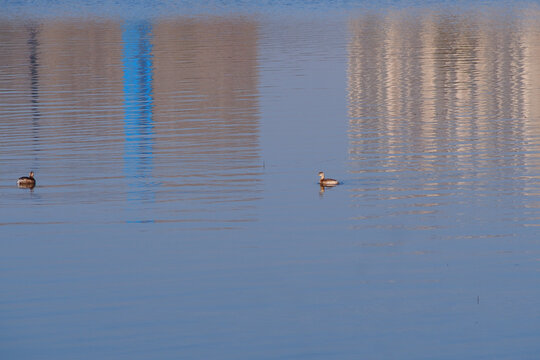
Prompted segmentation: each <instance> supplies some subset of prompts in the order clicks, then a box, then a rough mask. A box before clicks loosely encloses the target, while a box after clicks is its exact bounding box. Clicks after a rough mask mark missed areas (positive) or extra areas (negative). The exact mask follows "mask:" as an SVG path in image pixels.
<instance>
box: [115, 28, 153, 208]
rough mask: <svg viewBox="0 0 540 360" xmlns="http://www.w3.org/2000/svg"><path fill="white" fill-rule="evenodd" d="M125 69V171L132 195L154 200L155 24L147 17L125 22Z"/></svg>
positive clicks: (123, 34) (129, 197)
mask: <svg viewBox="0 0 540 360" xmlns="http://www.w3.org/2000/svg"><path fill="white" fill-rule="evenodd" d="M122 43H123V46H124V47H123V51H122V64H123V71H124V77H123V78H124V109H125V116H124V132H125V144H124V173H125V176H126V179H127V181H128V186H129V190H128V199H130V200H152V199H154V196H155V195H154V191H153V188H152V186H149V182H150V179H151V176H152V169H153V164H152V162H153V141H154V140H153V135H154V134H153V128H154V124H153V113H152V110H153V95H152V91H153V87H152V79H153V75H152V71H153V70H152V25H151V24H150V23H149V22H147V21H141V22H126V23H125V24H124V25H123V26H122Z"/></svg>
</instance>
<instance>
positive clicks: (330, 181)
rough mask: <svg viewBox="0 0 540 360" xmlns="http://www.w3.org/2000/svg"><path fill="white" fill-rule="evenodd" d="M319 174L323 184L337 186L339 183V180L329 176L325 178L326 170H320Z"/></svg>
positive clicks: (320, 181) (320, 182)
mask: <svg viewBox="0 0 540 360" xmlns="http://www.w3.org/2000/svg"><path fill="white" fill-rule="evenodd" d="M319 176H320V178H321V179H320V180H319V184H321V185H322V186H336V185H338V184H339V181H337V180H336V179H328V178H325V177H324V172H322V171H319Z"/></svg>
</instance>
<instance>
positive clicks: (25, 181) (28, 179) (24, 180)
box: [17, 171, 36, 188]
mask: <svg viewBox="0 0 540 360" xmlns="http://www.w3.org/2000/svg"><path fill="white" fill-rule="evenodd" d="M17 185H18V186H19V187H24V188H33V187H34V186H36V179H34V172H33V171H30V176H22V177H20V178H19V180H17Z"/></svg>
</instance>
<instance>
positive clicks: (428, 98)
mask: <svg viewBox="0 0 540 360" xmlns="http://www.w3.org/2000/svg"><path fill="white" fill-rule="evenodd" d="M525 14H528V16H525ZM539 17H540V16H539V14H538V13H535V14H531V13H530V12H527V11H525V12H523V13H512V14H507V13H504V12H499V11H497V10H491V11H489V12H487V13H485V12H471V13H466V14H461V13H457V14H445V15H441V14H436V13H431V12H427V11H426V12H424V13H422V12H420V13H411V12H408V11H396V12H389V13H385V14H366V15H365V16H362V17H359V18H355V19H354V20H352V21H351V22H350V26H349V27H350V31H351V33H352V34H351V41H350V44H349V47H348V53H349V63H348V70H347V71H348V96H349V99H348V100H349V154H350V155H349V156H350V159H351V160H352V162H351V164H352V165H351V172H352V173H353V174H357V176H358V177H359V178H360V179H362V181H361V182H359V184H360V183H361V185H358V186H355V189H354V191H353V197H354V198H357V199H359V200H358V202H356V204H358V206H361V204H365V203H366V201H370V200H371V201H377V200H385V201H384V202H382V203H381V202H376V204H377V206H379V207H380V209H379V210H377V211H375V212H374V213H373V214H370V215H365V216H364V215H363V216H360V217H358V219H361V218H365V217H367V218H371V219H372V218H381V217H385V216H396V217H397V216H401V215H403V214H404V210H403V208H405V209H406V210H405V213H406V214H410V215H420V214H421V215H422V219H423V220H418V221H417V225H418V226H417V228H418V229H421V228H424V225H423V222H424V221H425V222H426V223H427V222H429V221H430V220H428V219H427V218H425V215H426V213H425V211H421V212H418V208H425V207H428V209H429V211H430V212H431V213H432V214H437V212H438V211H439V209H440V206H441V205H448V204H449V203H453V204H457V205H458V206H461V205H463V204H465V203H466V202H467V201H468V200H467V198H469V197H470V198H474V197H482V196H495V197H496V196H499V195H498V194H500V193H501V191H502V190H504V192H506V193H512V194H514V193H515V194H518V195H519V196H522V195H524V194H528V195H538V189H537V187H535V180H536V179H538V169H540V161H539V157H538V154H537V151H536V150H537V149H538V145H539V144H540V142H539V136H540V125H539V121H540V107H539V104H538V101H537V100H535V99H538V98H539V97H538V95H540V94H539V91H540V90H539V89H540V66H539V65H538V61H537V59H538V55H540V35H539V32H538V31H537V30H536V29H537V25H538V19H539ZM535 189H536V190H535ZM534 192H536V193H534ZM473 201H474V200H473ZM524 201H525V202H526V203H525V204H522V205H523V206H525V207H527V206H532V207H538V204H537V203H536V204H535V203H534V201H533V200H531V199H525V200H524ZM529 220H534V221H536V222H537V221H538V219H529ZM457 221H459V220H457ZM527 221H528V220H524V222H527Z"/></svg>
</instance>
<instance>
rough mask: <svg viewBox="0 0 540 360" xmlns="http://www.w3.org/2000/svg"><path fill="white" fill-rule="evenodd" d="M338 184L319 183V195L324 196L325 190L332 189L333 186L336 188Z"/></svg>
mask: <svg viewBox="0 0 540 360" xmlns="http://www.w3.org/2000/svg"><path fill="white" fill-rule="evenodd" d="M335 187H336V186H335V185H326V186H324V185H321V184H319V195H320V196H321V197H322V196H323V195H324V192H325V191H326V189H332V188H335Z"/></svg>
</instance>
